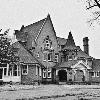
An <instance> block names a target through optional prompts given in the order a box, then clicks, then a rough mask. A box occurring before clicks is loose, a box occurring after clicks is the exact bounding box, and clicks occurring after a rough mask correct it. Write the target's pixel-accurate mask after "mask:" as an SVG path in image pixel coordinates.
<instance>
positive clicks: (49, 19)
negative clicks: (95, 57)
mask: <svg viewBox="0 0 100 100" xmlns="http://www.w3.org/2000/svg"><path fill="white" fill-rule="evenodd" d="M48 21H49V22H50V24H51V27H52V30H53V31H54V36H55V37H56V40H57V36H56V32H55V30H54V27H53V24H52V20H51V17H50V14H48V15H47V18H46V20H45V22H44V23H43V25H42V27H41V29H40V31H39V33H38V35H37V37H36V40H37V39H38V37H39V35H40V34H41V32H42V30H43V28H45V24H46V23H48ZM57 43H58V42H57Z"/></svg>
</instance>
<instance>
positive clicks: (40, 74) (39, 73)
mask: <svg viewBox="0 0 100 100" xmlns="http://www.w3.org/2000/svg"><path fill="white" fill-rule="evenodd" d="M41 73H42V71H41V67H39V76H42V74H41Z"/></svg>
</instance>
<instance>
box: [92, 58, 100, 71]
mask: <svg viewBox="0 0 100 100" xmlns="http://www.w3.org/2000/svg"><path fill="white" fill-rule="evenodd" d="M92 70H94V71H100V59H94V60H93V65H92Z"/></svg>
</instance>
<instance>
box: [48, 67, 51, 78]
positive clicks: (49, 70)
mask: <svg viewBox="0 0 100 100" xmlns="http://www.w3.org/2000/svg"><path fill="white" fill-rule="evenodd" d="M48 78H51V68H48Z"/></svg>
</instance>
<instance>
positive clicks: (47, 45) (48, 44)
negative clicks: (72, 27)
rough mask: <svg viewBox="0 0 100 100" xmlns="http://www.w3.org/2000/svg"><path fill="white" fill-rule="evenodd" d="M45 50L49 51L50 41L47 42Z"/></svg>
mask: <svg viewBox="0 0 100 100" xmlns="http://www.w3.org/2000/svg"><path fill="white" fill-rule="evenodd" d="M45 48H47V49H49V48H50V41H49V40H46V44H45Z"/></svg>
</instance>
